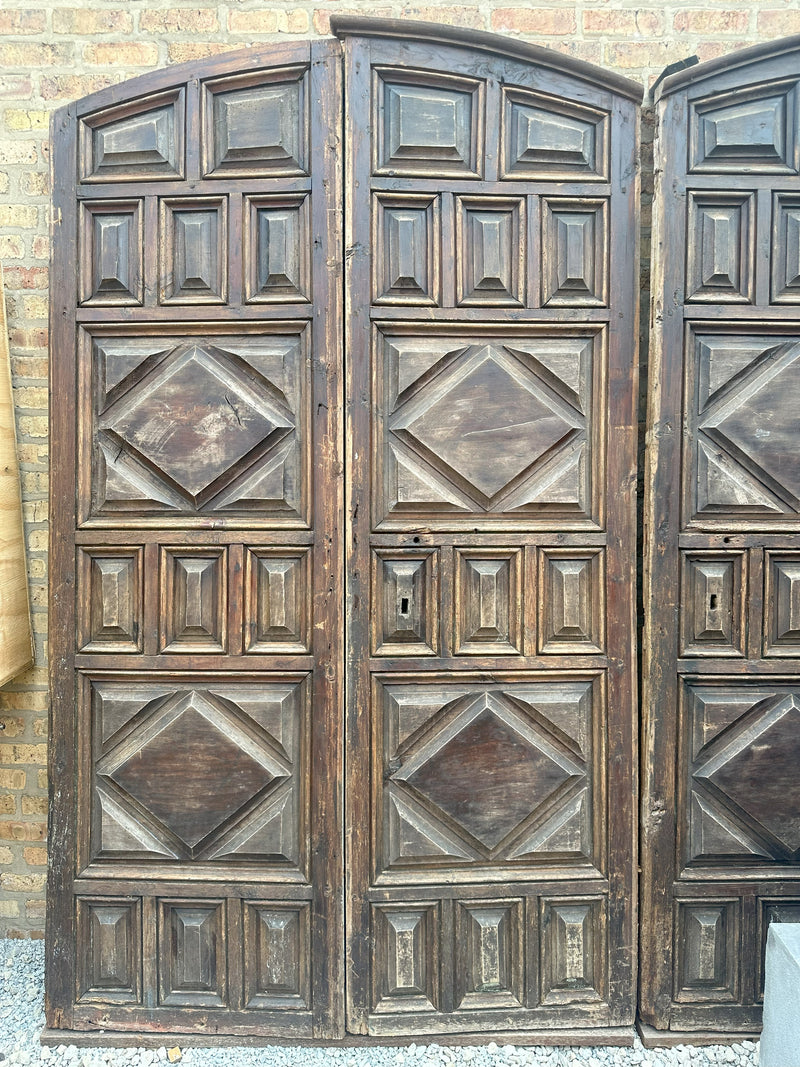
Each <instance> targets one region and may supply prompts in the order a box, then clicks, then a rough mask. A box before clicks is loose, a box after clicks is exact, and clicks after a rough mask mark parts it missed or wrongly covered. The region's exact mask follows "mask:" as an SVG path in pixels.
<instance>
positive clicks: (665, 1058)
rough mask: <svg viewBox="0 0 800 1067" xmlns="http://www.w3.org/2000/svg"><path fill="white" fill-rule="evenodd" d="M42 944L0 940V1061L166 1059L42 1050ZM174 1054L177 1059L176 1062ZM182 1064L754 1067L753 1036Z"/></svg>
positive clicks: (266, 1054) (139, 1062) (193, 1053)
mask: <svg viewBox="0 0 800 1067" xmlns="http://www.w3.org/2000/svg"><path fill="white" fill-rule="evenodd" d="M43 995H44V946H43V944H42V942H41V941H11V940H0V1064H1V1065H2V1067H6V1065H8V1064H24V1065H27V1067H35V1065H37V1067H38V1065H47V1067H60V1065H62V1064H63V1065H67V1067H108V1065H109V1064H111V1065H114V1064H119V1065H121V1067H122V1065H125V1067H128V1065H130V1067H149V1065H151V1064H152V1065H154V1067H155V1065H160V1064H162V1063H164V1064H169V1063H170V1056H168V1050H167V1049H166V1048H160V1049H157V1050H155V1051H152V1050H147V1049H134V1048H128V1049H79V1048H76V1047H75V1046H74V1045H61V1046H59V1047H58V1048H52V1049H50V1048H42V1046H41V1045H40V1044H39V1032H40V1031H41V1028H42V1026H43V1025H44V1010H43V1006H42V1000H43ZM178 1056H180V1059H179V1060H178ZM172 1057H173V1058H174V1059H175V1060H176V1061H177V1062H180V1063H181V1067H183V1065H186V1067H295V1065H303V1067H306V1065H307V1067H465V1065H467V1064H469V1067H609V1065H614V1067H639V1065H645V1064H648V1065H653V1067H757V1064H758V1048H757V1046H756V1045H754V1044H753V1043H752V1042H749V1041H744V1042H742V1044H740V1045H732V1046H727V1045H711V1046H709V1047H707V1048H693V1047H691V1046H689V1045H681V1046H678V1048H675V1049H645V1048H643V1047H642V1045H641V1043H640V1042H639V1039H638V1038H637V1039H636V1044H635V1046H634V1048H613V1047H609V1046H598V1047H595V1048H541V1047H530V1048H514V1047H513V1046H512V1045H504V1046H503V1047H502V1048H498V1046H497V1045H496V1044H489V1045H484V1046H475V1047H471V1046H464V1047H460V1048H448V1047H446V1046H443V1045H409V1046H406V1047H405V1048H388V1047H385V1046H377V1047H375V1048H371V1049H362V1048H358V1049H353V1048H335V1049H331V1048H316V1049H315V1048H297V1047H294V1048H285V1047H281V1046H273V1047H270V1048H216V1049H197V1048H190V1049H184V1050H183V1051H182V1052H181V1053H176V1052H172Z"/></svg>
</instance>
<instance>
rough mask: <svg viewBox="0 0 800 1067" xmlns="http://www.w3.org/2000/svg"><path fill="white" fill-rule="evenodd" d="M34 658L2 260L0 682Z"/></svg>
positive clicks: (0, 321)
mask: <svg viewBox="0 0 800 1067" xmlns="http://www.w3.org/2000/svg"><path fill="white" fill-rule="evenodd" d="M32 662H33V634H32V633H31V618H30V606H29V603H28V576H27V571H26V568H25V530H24V528H23V525H22V496H21V489H20V480H19V463H18V461H17V435H16V428H15V424H14V400H13V393H12V388H11V354H10V352H9V349H8V326H7V323H6V304H5V292H4V289H3V267H2V264H0V685H5V683H6V682H8V681H10V680H11V679H12V678H15V677H16V676H17V675H18V674H20V673H21V672H22V671H24V670H25V668H26V667H29V666H30V665H31V663H32Z"/></svg>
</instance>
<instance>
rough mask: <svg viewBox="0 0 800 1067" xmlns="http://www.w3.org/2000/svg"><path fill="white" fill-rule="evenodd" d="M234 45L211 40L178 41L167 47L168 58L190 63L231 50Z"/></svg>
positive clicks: (177, 61) (172, 61)
mask: <svg viewBox="0 0 800 1067" xmlns="http://www.w3.org/2000/svg"><path fill="white" fill-rule="evenodd" d="M233 47H234V46H233V45H230V44H214V43H212V42H210V41H203V42H202V43H201V42H199V41H197V42H192V41H178V42H176V43H174V44H170V45H169V46H168V47H167V59H168V61H169V62H170V63H190V62H191V61H192V60H194V59H206V58H207V57H208V56H218V55H221V54H222V53H223V52H230V51H231V49H232V48H233Z"/></svg>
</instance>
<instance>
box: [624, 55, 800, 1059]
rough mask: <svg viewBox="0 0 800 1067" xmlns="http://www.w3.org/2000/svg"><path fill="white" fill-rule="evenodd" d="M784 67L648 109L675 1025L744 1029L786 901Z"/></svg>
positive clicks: (789, 393)
mask: <svg viewBox="0 0 800 1067" xmlns="http://www.w3.org/2000/svg"><path fill="white" fill-rule="evenodd" d="M799 77H800V39H797V38H792V39H788V40H786V41H782V42H777V43H775V44H773V45H769V46H759V47H758V48H756V49H749V50H746V51H745V52H741V53H736V55H734V56H730V57H725V58H724V59H723V60H715V61H713V62H712V63H708V64H704V65H700V66H698V67H694V68H692V70H691V71H686V72H683V73H681V74H678V75H675V76H673V77H672V78H670V79H668V80H667V81H666V82H665V83H664V85H663V86H662V87H661V92H660V100H659V105H658V107H659V125H658V130H659V136H658V139H657V142H656V173H657V176H658V182H657V188H656V203H655V240H654V265H653V291H654V294H655V296H654V305H653V322H652V332H651V356H650V369H651V378H650V390H649V395H650V400H651V403H650V411H649V416H648V426H649V441H648V461H647V462H648V467H647V477H646V490H647V499H646V506H645V542H646V566H645V586H644V601H645V607H646V612H647V615H646V629H645V643H644V666H643V676H644V681H645V688H644V700H643V710H644V739H643V753H644V756H643V768H644V783H643V786H644V787H643V797H642V840H643V856H642V870H643V879H642V892H643V906H642V948H643V951H642V962H641V972H640V973H641V978H640V987H641V996H640V1010H641V1013H642V1016H643V1019H644V1022H645V1023H646V1024H647V1025H650V1026H652V1027H655V1028H656V1029H657V1030H659V1031H664V1030H670V1031H674V1032H675V1033H678V1034H683V1035H685V1034H686V1033H687V1032H695V1031H696V1032H698V1033H701V1034H703V1035H708V1034H713V1033H717V1034H718V1035H721V1034H728V1035H730V1033H731V1032H736V1031H741V1032H752V1031H753V1030H755V1029H757V1028H758V1026H759V1025H760V1014H761V1007H760V1004H761V998H762V990H763V955H764V946H765V943H766V942H765V938H766V930H767V927H768V925H769V923H770V922H773V921H787V917H788V916H793V917H794V918H796V916H797V914H798V912H797V901H798V898H800V836H798V826H799V825H800V812H799V811H798V808H797V803H796V795H797V789H796V773H795V772H796V767H797V761H798V758H800V747H798V740H797V737H798V734H797V730H796V728H795V721H794V720H795V718H796V714H797V713H796V711H795V708H796V705H797V702H798V700H800V686H798V682H797V662H796V659H794V658H793V657H795V656H796V654H797V646H796V644H795V627H796V626H797V620H796V619H795V609H793V607H792V590H793V589H794V588H795V586H794V583H795V579H796V576H797V572H796V558H797V554H798V548H799V547H800V545H799V543H798V530H800V525H798V515H800V483H798V478H797V460H796V456H797V447H796V410H797V400H798V395H800V382H798V377H797V371H796V369H795V366H796V360H797V358H798V355H799V354H800V327H799V326H798V324H797V323H798V314H797V304H798V294H797V291H796V282H795V277H796V274H797V270H796V268H792V265H791V264H792V257H793V256H794V257H796V255H797V247H798V241H797V235H796V234H797V230H796V200H795V197H796V185H797V174H798V171H799V170H800V162H799V159H800V157H798V152H800V145H798V141H797V132H796V129H795V126H794V125H793V123H792V122H790V121H789V120H788V117H787V116H788V115H789V114H790V113H791V114H794V107H795V103H794V99H795V97H794V94H795V93H796V91H797V90H796V86H797V83H798V78H799ZM704 1039H705V1037H704ZM653 1040H655V1038H653Z"/></svg>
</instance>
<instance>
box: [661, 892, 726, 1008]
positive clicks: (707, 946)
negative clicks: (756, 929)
mask: <svg viewBox="0 0 800 1067" xmlns="http://www.w3.org/2000/svg"><path fill="white" fill-rule="evenodd" d="M675 907H676V921H675V954H676V959H677V965H676V968H675V993H674V995H675V999H676V1000H678V1001H682V1002H690V1003H691V1002H695V1003H703V1002H705V1003H708V1002H712V1003H713V1002H717V1003H726V1002H728V1003H729V1002H731V1001H736V1000H738V999H739V981H740V980H739V968H740V958H741V957H740V946H739V923H740V910H741V903H740V901H739V900H694V901H690V900H678V901H676V904H675Z"/></svg>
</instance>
